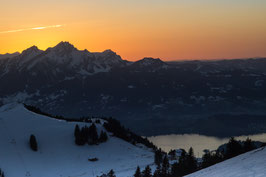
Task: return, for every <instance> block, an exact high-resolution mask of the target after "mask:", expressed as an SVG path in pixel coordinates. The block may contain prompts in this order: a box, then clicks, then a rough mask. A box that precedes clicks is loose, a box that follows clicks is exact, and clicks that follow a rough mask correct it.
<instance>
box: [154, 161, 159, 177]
mask: <svg viewBox="0 0 266 177" xmlns="http://www.w3.org/2000/svg"><path fill="white" fill-rule="evenodd" d="M153 177H161V165H160V164H159V165H157V167H156V170H155V171H154V174H153Z"/></svg>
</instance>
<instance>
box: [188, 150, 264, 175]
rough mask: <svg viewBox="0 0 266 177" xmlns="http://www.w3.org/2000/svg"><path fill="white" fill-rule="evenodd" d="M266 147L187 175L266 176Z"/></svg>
mask: <svg viewBox="0 0 266 177" xmlns="http://www.w3.org/2000/svg"><path fill="white" fill-rule="evenodd" d="M265 176H266V148H264V147H263V148H259V149H256V150H253V151H251V152H247V153H245V154H242V155H239V156H237V157H235V158H232V159H229V160H226V161H224V162H221V163H219V164H216V165H214V166H211V167H209V168H206V169H203V170H201V171H198V172H195V173H193V174H191V175H188V176H187V177H265Z"/></svg>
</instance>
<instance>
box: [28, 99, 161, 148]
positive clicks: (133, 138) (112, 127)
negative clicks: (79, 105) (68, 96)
mask: <svg viewBox="0 0 266 177" xmlns="http://www.w3.org/2000/svg"><path fill="white" fill-rule="evenodd" d="M24 107H25V108H26V109H28V110H29V111H32V112H35V113H37V114H41V115H44V116H48V117H51V118H55V119H59V120H65V121H68V122H86V123H92V118H94V117H93V116H91V117H89V116H88V117H81V118H65V117H63V116H58V115H56V116H55V115H52V114H49V113H46V112H43V111H42V110H40V109H39V108H37V107H35V106H32V105H27V104H24ZM98 118H100V119H102V120H105V122H104V124H103V126H104V128H105V129H106V130H107V131H108V132H111V133H112V134H113V136H116V137H118V138H120V139H123V140H125V141H127V142H129V143H131V144H133V145H136V144H138V143H139V144H143V145H145V146H147V147H148V148H152V149H154V150H155V149H157V147H156V146H155V145H154V144H153V143H152V142H150V141H149V140H148V139H147V138H144V137H142V136H139V135H137V134H135V133H133V132H132V131H130V130H129V129H126V128H125V127H124V126H122V125H121V124H120V122H119V121H118V120H116V119H114V118H112V117H110V118H107V117H98ZM98 121H99V119H97V120H96V121H95V123H98ZM81 129H82V128H81ZM81 144H83V142H82V143H81Z"/></svg>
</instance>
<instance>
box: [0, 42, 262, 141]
mask: <svg viewBox="0 0 266 177" xmlns="http://www.w3.org/2000/svg"><path fill="white" fill-rule="evenodd" d="M265 81H266V58H254V59H235V60H218V61H203V60H202V61H196V60H195V61H177V62H164V61H162V60H160V59H154V58H144V59H141V60H138V61H135V62H131V61H127V60H124V59H122V58H121V57H120V56H119V55H117V54H116V53H115V52H113V51H112V50H105V51H104V52H94V53H92V52H89V51H87V50H78V49H77V48H75V47H74V46H73V45H72V44H70V43H68V42H60V43H59V44H58V45H56V46H55V47H52V48H48V49H47V50H45V51H42V50H40V49H38V48H37V47H36V46H33V47H30V48H28V49H26V50H24V51H23V52H22V53H15V54H7V55H1V56H0V83H1V86H0V105H4V104H8V103H12V102H20V103H26V104H31V105H34V106H36V107H39V108H40V109H42V110H43V111H45V112H49V113H51V114H54V115H65V116H73V117H81V116H102V115H103V116H112V117H115V118H117V119H119V120H120V121H122V123H123V124H125V125H126V126H127V127H129V128H131V129H133V130H134V131H136V132H137V133H140V134H142V135H147V136H149V135H157V134H170V133H200V134H206V135H213V136H236V135H242V134H252V133H261V132H265V131H266V120H265V117H266V116H265V115H266V111H265V110H266V94H265V90H266V83H265ZM151 120H152V121H151ZM228 126H231V127H232V128H231V129H230V130H228Z"/></svg>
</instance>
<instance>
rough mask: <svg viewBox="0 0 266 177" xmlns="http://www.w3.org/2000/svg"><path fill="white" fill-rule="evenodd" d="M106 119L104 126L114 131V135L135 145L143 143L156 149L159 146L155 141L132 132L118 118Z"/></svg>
mask: <svg viewBox="0 0 266 177" xmlns="http://www.w3.org/2000/svg"><path fill="white" fill-rule="evenodd" d="M106 120H107V121H106V122H105V123H104V125H103V126H104V128H105V129H106V130H107V131H109V132H112V133H113V135H114V136H116V137H118V138H121V139H123V140H125V141H127V142H130V143H132V144H134V145H135V144H137V143H141V144H144V145H145V146H147V147H149V148H152V149H154V150H155V149H157V147H156V146H155V145H154V144H153V143H151V142H150V141H149V140H148V139H147V138H143V137H141V136H139V135H136V134H135V133H133V132H131V131H130V130H129V129H126V128H125V127H123V126H122V125H121V124H120V122H119V121H118V120H116V119H113V118H108V119H106Z"/></svg>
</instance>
